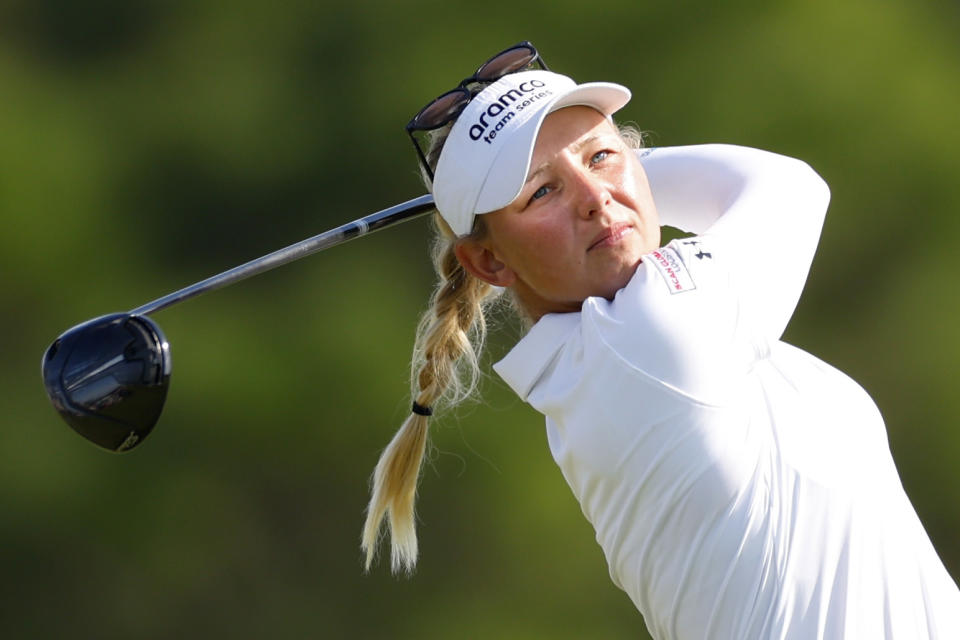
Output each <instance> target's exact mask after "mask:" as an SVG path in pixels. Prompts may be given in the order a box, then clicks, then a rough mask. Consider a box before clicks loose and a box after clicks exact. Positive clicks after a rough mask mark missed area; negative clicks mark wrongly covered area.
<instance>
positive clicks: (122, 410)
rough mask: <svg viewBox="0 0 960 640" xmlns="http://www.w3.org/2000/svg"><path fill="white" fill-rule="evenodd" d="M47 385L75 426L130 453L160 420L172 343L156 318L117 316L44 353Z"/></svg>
mask: <svg viewBox="0 0 960 640" xmlns="http://www.w3.org/2000/svg"><path fill="white" fill-rule="evenodd" d="M42 368H43V383H44V386H45V387H46V389H47V395H48V396H49V397H50V402H51V403H53V407H54V408H55V409H56V410H57V412H59V413H60V415H61V416H62V417H63V419H64V420H65V421H66V422H67V424H68V425H70V427H71V428H72V429H73V430H74V431H76V432H77V433H79V434H80V435H81V436H83V437H84V438H86V439H87V440H89V441H91V442H93V443H94V444H97V445H99V446H101V447H103V448H105V449H109V450H110V451H116V452H123V451H129V450H130V449H132V448H133V447H135V446H136V445H138V444H140V443H141V442H142V441H143V439H144V438H146V437H147V435H149V433H150V431H151V430H152V429H153V426H154V425H155V424H156V423H157V420H158V419H159V418H160V412H161V411H162V410H163V403H164V401H165V400H166V397H167V388H168V387H169V384H170V345H169V344H168V343H167V339H166V338H165V337H164V335H163V332H162V331H160V327H158V326H157V324H156V323H155V322H153V321H152V320H151V319H150V318H148V317H146V316H141V315H131V314H129V313H114V314H111V315H106V316H102V317H100V318H95V319H93V320H90V321H89V322H85V323H83V324H80V325H77V326H75V327H73V328H72V329H69V330H67V331H66V332H64V333H63V334H62V335H61V336H60V337H59V338H57V339H56V340H54V341H53V344H51V345H50V346H49V347H48V348H47V351H46V352H45V353H44V354H43V366H42Z"/></svg>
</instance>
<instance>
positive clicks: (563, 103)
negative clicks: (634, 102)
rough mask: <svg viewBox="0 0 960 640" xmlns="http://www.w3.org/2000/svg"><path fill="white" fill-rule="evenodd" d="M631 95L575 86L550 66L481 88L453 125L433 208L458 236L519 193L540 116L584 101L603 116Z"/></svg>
mask: <svg viewBox="0 0 960 640" xmlns="http://www.w3.org/2000/svg"><path fill="white" fill-rule="evenodd" d="M629 101H630V90H629V89H627V88H626V87H624V86H621V85H619V84H613V83H610V82H589V83H585V84H580V85H578V84H577V83H576V82H574V81H573V80H571V79H570V78H568V77H567V76H563V75H560V74H558V73H552V72H550V71H522V72H520V73H512V74H510V75H507V76H504V77H503V78H500V79H499V80H497V81H496V82H494V83H493V84H491V85H490V86H489V87H487V88H485V89H484V90H483V91H481V92H480V93H479V94H478V95H477V96H476V97H475V98H474V99H473V100H472V101H471V102H470V104H468V105H467V108H466V109H464V110H463V113H461V114H460V116H459V117H458V118H457V121H456V123H455V124H454V125H453V128H452V129H451V130H450V134H449V136H448V137H447V140H446V142H445V143H444V145H443V151H441V153H440V159H439V160H438V161H437V170H436V172H435V174H434V179H433V199H434V202H435V204H436V206H437V211H439V212H440V215H441V216H443V219H444V220H446V221H447V224H449V225H450V228H451V229H452V230H453V232H454V233H455V234H457V236H463V235H466V234H468V233H470V231H471V230H472V229H473V220H474V217H475V216H477V215H478V214H482V213H490V212H491V211H496V210H497V209H502V208H503V207H505V206H507V205H508V204H510V203H511V202H513V200H514V198H516V197H517V195H518V194H519V193H520V190H521V189H522V188H523V185H524V183H525V182H526V180H527V172H528V171H529V170H530V158H531V157H532V156H533V147H534V145H535V144H536V141H537V133H538V132H539V131H540V125H541V124H543V120H544V118H546V117H547V116H548V115H549V114H550V113H552V112H554V111H556V110H557V109H562V108H563V107H572V106H575V105H583V106H588V107H592V108H594V109H596V110H597V111H599V112H600V113H602V114H603V115H605V116H607V117H608V118H609V117H610V116H611V115H612V114H613V113H615V112H616V111H618V110H619V109H620V108H621V107H623V105H625V104H627V102H629Z"/></svg>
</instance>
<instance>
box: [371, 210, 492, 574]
mask: <svg viewBox="0 0 960 640" xmlns="http://www.w3.org/2000/svg"><path fill="white" fill-rule="evenodd" d="M434 223H435V225H436V227H437V231H438V233H437V236H436V240H435V242H434V248H433V255H434V267H435V268H436V271H437V275H438V277H439V282H438V284H437V287H436V289H435V291H434V293H433V297H432V299H431V305H430V308H429V309H428V310H427V311H426V312H425V313H424V314H423V316H422V317H421V319H420V324H419V326H418V328H417V339H416V343H415V346H414V352H413V361H412V365H411V369H412V370H411V386H412V393H411V395H412V396H413V398H414V407H413V411H412V412H411V414H410V416H409V417H408V418H407V419H406V421H404V423H403V425H402V426H401V427H400V429H399V430H398V431H397V433H396V435H394V437H393V440H391V441H390V444H389V445H387V448H386V449H385V450H384V451H383V453H382V454H381V456H380V461H379V462H378V463H377V466H376V469H375V470H374V472H373V478H372V489H371V497H370V504H369V506H368V507H367V519H366V522H365V524H364V527H363V537H362V543H361V548H362V549H363V551H364V552H365V554H366V563H365V564H366V568H367V569H368V570H369V568H370V565H371V563H372V562H373V558H374V556H375V555H376V548H377V542H378V540H379V537H380V530H381V528H382V523H383V520H384V519H386V520H387V521H388V523H389V529H390V534H391V554H390V557H391V561H390V565H391V568H392V570H393V571H394V573H398V572H400V571H401V570H405V571H407V572H409V571H412V570H413V567H414V565H415V564H416V561H417V534H416V529H415V524H414V501H415V499H416V491H417V479H418V477H419V475H420V467H421V464H422V462H423V456H424V451H425V450H426V444H427V427H428V424H429V414H430V412H431V410H430V409H428V408H433V407H436V406H437V405H439V404H444V405H455V404H457V403H458V402H460V401H462V400H463V399H465V398H467V397H469V396H470V394H471V393H472V392H473V391H474V389H475V388H476V384H477V381H478V378H479V375H480V369H479V365H478V362H477V352H478V351H479V350H480V348H481V347H482V345H483V341H484V338H485V336H486V322H485V319H484V308H485V306H486V304H487V303H489V302H491V301H492V299H493V298H494V293H495V290H494V288H493V287H492V286H491V285H489V284H487V283H486V282H484V281H482V280H480V279H478V278H475V277H473V276H471V275H470V274H468V273H467V272H466V271H465V270H464V269H463V267H462V266H460V263H459V261H458V260H457V257H456V255H455V254H454V250H453V247H454V243H455V240H456V238H455V236H454V234H453V232H452V231H450V228H449V227H448V226H447V224H446V223H445V222H444V221H443V220H442V218H440V216H439V215H436V216H435V217H434Z"/></svg>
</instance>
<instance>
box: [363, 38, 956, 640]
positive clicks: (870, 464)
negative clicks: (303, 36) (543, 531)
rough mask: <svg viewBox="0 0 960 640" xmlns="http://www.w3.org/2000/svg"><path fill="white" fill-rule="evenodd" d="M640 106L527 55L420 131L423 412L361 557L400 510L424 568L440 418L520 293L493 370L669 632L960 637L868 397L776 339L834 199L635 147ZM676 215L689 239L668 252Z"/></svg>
mask: <svg viewBox="0 0 960 640" xmlns="http://www.w3.org/2000/svg"><path fill="white" fill-rule="evenodd" d="M629 98H630V93H629V91H628V90H627V89H626V88H624V87H622V86H619V85H615V84H610V83H588V84H582V85H577V84H576V83H575V82H573V81H572V80H571V79H569V78H567V77H565V76H561V75H558V74H555V73H551V72H550V71H548V70H546V66H545V64H543V61H542V59H540V57H539V55H538V54H537V52H536V50H535V49H534V48H533V47H532V45H530V44H529V43H521V44H520V45H517V46H515V47H511V48H510V49H508V50H507V51H505V52H503V53H501V54H498V55H497V56H494V58H492V59H491V60H490V61H488V62H487V63H486V64H485V65H483V66H482V67H481V68H480V69H479V70H478V71H477V73H476V74H474V75H473V76H471V77H469V78H467V79H466V80H464V81H463V83H461V85H460V86H459V87H457V88H455V89H454V90H452V91H450V92H448V93H446V94H444V95H443V96H441V97H440V98H438V99H437V100H435V101H433V102H431V103H430V104H429V105H427V106H426V107H425V108H424V109H423V110H422V111H421V112H420V113H419V114H418V115H417V116H416V117H415V118H414V119H413V120H412V121H411V122H410V124H409V125H408V127H407V130H408V131H409V132H410V134H411V137H412V138H413V139H414V142H415V145H416V146H417V150H418V153H419V155H420V159H421V164H422V168H423V171H424V174H425V177H426V178H427V180H428V183H429V185H430V187H431V190H432V193H433V195H434V198H435V200H436V205H437V210H438V216H437V218H436V222H437V227H438V229H439V233H438V237H437V244H436V252H435V261H436V266H437V273H438V276H439V284H438V287H437V290H436V292H435V293H434V296H433V304H432V306H431V309H430V310H429V311H428V312H427V313H426V315H425V316H424V318H423V321H422V323H421V327H420V332H419V335H418V339H417V344H416V348H415V358H414V375H413V387H414V389H413V398H414V402H413V407H412V413H411V415H410V417H409V418H408V419H407V421H406V422H405V423H404V424H403V426H402V427H401V428H400V430H399V431H398V432H397V434H396V436H395V437H394V439H393V441H392V442H391V443H390V444H389V446H388V447H387V449H386V450H385V451H384V453H383V455H382V457H381V460H380V462H379V464H378V465H377V468H376V470H375V472H374V478H373V491H372V497H371V501H370V506H369V509H368V514H367V522H366V525H365V528H364V533H363V547H364V549H365V551H366V553H367V566H368V567H369V565H370V562H371V560H372V558H373V555H374V553H375V549H376V545H377V541H378V536H379V532H380V530H381V525H382V522H383V520H385V519H386V520H387V522H388V527H389V531H390V536H391V546H392V560H393V563H392V564H393V568H394V569H395V570H403V569H407V570H409V569H411V568H412V567H413V565H414V563H415V562H416V557H417V546H416V535H415V531H414V515H413V504H414V496H415V492H416V485H417V476H418V474H419V468H420V463H421V460H422V457H423V451H424V446H425V442H426V438H427V424H428V420H429V417H430V415H431V413H432V411H433V409H434V408H436V407H437V406H438V405H439V404H441V402H442V401H445V400H446V401H448V402H450V401H452V402H456V401H457V400H458V399H460V398H462V397H463V395H464V394H465V393H469V391H470V390H471V388H472V381H473V380H474V378H475V372H476V367H477V362H476V349H477V348H478V346H479V344H481V343H482V338H483V335H484V322H483V314H484V307H485V305H486V304H487V303H489V302H490V301H491V300H492V299H494V297H495V296H496V295H498V292H502V291H505V292H507V293H508V294H509V295H510V296H512V299H513V303H514V306H515V308H516V309H517V310H518V312H519V313H521V314H522V315H523V316H524V317H525V319H526V320H527V321H528V322H529V324H530V329H529V331H528V333H527V334H526V335H525V336H524V337H523V339H521V340H520V342H519V343H518V344H517V345H516V346H515V347H514V348H513V350H512V351H511V352H510V353H509V354H508V355H507V356H506V358H504V359H503V360H502V361H501V362H499V363H497V364H496V365H495V367H494V368H495V370H496V371H497V372H498V373H499V375H500V376H501V377H503V379H504V380H506V382H507V383H508V384H509V385H510V386H511V387H512V388H513V389H514V391H516V393H517V394H518V395H519V396H520V397H521V398H522V399H523V400H525V401H526V402H528V403H530V404H531V405H532V406H533V407H534V408H536V409H537V410H538V411H540V412H541V413H543V414H544V415H545V417H546V428H547V436H548V442H549V446H550V450H551V453H552V454H553V457H554V459H555V460H556V462H557V464H558V465H559V467H560V469H561V471H562V473H563V475H564V477H565V479H566V481H567V483H568V484H569V486H570V488H571V489H572V490H573V493H574V494H575V496H576V497H577V499H578V500H579V501H580V504H581V506H582V508H583V512H584V514H585V515H586V516H587V518H588V519H589V520H590V522H591V524H592V525H593V526H594V528H595V530H596V535H597V541H598V542H599V544H600V546H601V547H602V548H603V551H604V553H605V556H606V559H607V562H608V564H609V567H610V574H611V576H612V578H613V580H614V581H615V582H616V584H617V585H618V586H619V587H621V588H622V589H623V590H624V591H625V592H626V593H627V594H628V595H629V596H630V598H631V599H632V600H633V602H634V603H635V605H636V606H637V608H638V609H639V610H640V612H641V613H642V614H643V617H644V619H645V622H646V624H647V627H648V629H649V631H650V633H651V635H652V636H653V637H655V638H658V639H668V638H711V639H723V638H729V639H736V640H741V639H744V638H798V639H803V640H809V639H816V638H824V639H826V638H865V639H875V638H897V639H904V638H910V639H913V638H943V639H955V638H960V592H958V590H957V587H956V585H955V583H954V582H953V580H952V579H951V577H950V576H949V574H948V573H947V571H946V569H945V568H944V566H943V564H942V562H941V561H940V559H939V557H938V556H937V553H936V551H935V550H934V548H933V546H932V545H931V543H930V541H929V539H928V537H927V535H926V533H925V532H924V530H923V527H922V526H921V524H920V522H919V520H918V518H917V515H916V513H915V511H914V509H913V507H912V506H911V504H910V502H909V500H908V498H907V496H906V495H905V493H904V490H903V488H902V486H901V483H900V481H899V478H898V475H897V471H896V469H895V467H894V464H893V460H892V458H891V455H890V451H889V448H888V445H887V440H886V432H885V427H884V424H883V421H882V418H881V417H880V414H879V412H878V411H877V408H876V406H875V405H874V403H873V402H872V401H871V399H870V398H869V397H868V396H867V394H866V393H865V392H864V391H863V390H862V389H861V388H860V387H859V386H858V385H857V384H856V383H855V382H854V381H853V380H851V379H850V378H848V377H847V376H845V375H844V374H843V373H841V372H839V371H837V370H836V369H833V368H832V367H830V366H829V365H827V364H825V363H823V362H822V361H820V360H818V359H817V358H815V357H813V356H811V355H810V354H808V353H806V352H804V351H801V350H799V349H797V348H795V347H792V346H790V345H788V344H786V343H784V342H782V341H781V340H780V337H781V335H782V333H783V331H784V329H785V327H786V325H787V323H788V322H789V320H790V316H791V315H792V313H793V310H794V308H795V306H796V304H797V301H798V299H799V296H800V293H801V290H802V288H803V286H804V282H805V280H806V277H807V272H808V269H809V266H810V263H811V261H812V259H813V255H814V252H815V250H816V246H817V242H818V238H819V233H820V228H821V225H822V221H823V217H824V214H825V212H826V208H827V203H828V200H829V192H828V189H827V186H826V184H825V183H824V182H823V180H822V179H821V178H820V177H819V176H818V175H817V174H816V173H814V171H813V170H812V169H810V167H809V166H807V165H806V164H804V163H803V162H800V161H798V160H794V159H790V158H786V157H784V156H780V155H776V154H773V153H769V152H764V151H759V150H755V149H747V148H743V147H735V146H729V145H704V146H692V147H676V148H665V149H656V150H648V151H644V150H640V149H635V148H634V147H635V146H636V145H635V144H632V143H631V142H630V141H629V140H631V139H634V137H633V136H629V135H628V136H625V135H624V134H623V133H622V132H621V131H620V130H619V129H618V128H617V127H616V125H615V124H614V123H613V120H612V117H611V116H612V114H613V113H615V112H616V111H617V110H619V109H620V108H621V107H622V106H623V105H624V104H626V102H627V101H628V100H629ZM424 131H427V132H432V138H433V144H432V147H431V148H430V149H429V150H428V151H426V152H424V151H423V150H422V149H421V148H420V146H419V143H418V140H417V137H416V136H417V135H422V134H421V132H424ZM661 224H663V225H670V226H672V227H677V228H680V229H683V230H685V231H688V232H690V233H692V234H695V235H693V236H692V237H688V238H684V239H680V240H676V241H674V242H671V243H670V244H668V245H666V246H664V247H661V246H660V225H661Z"/></svg>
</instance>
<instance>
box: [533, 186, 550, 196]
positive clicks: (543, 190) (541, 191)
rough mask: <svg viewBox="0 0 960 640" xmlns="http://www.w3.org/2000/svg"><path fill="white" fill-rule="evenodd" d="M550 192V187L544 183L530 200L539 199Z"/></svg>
mask: <svg viewBox="0 0 960 640" xmlns="http://www.w3.org/2000/svg"><path fill="white" fill-rule="evenodd" d="M548 193H550V188H549V187H547V186H546V185H544V186H542V187H540V188H539V189H537V190H536V191H534V192H533V195H532V196H530V200H539V199H540V198H542V197H543V196H545V195H547V194H548Z"/></svg>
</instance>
